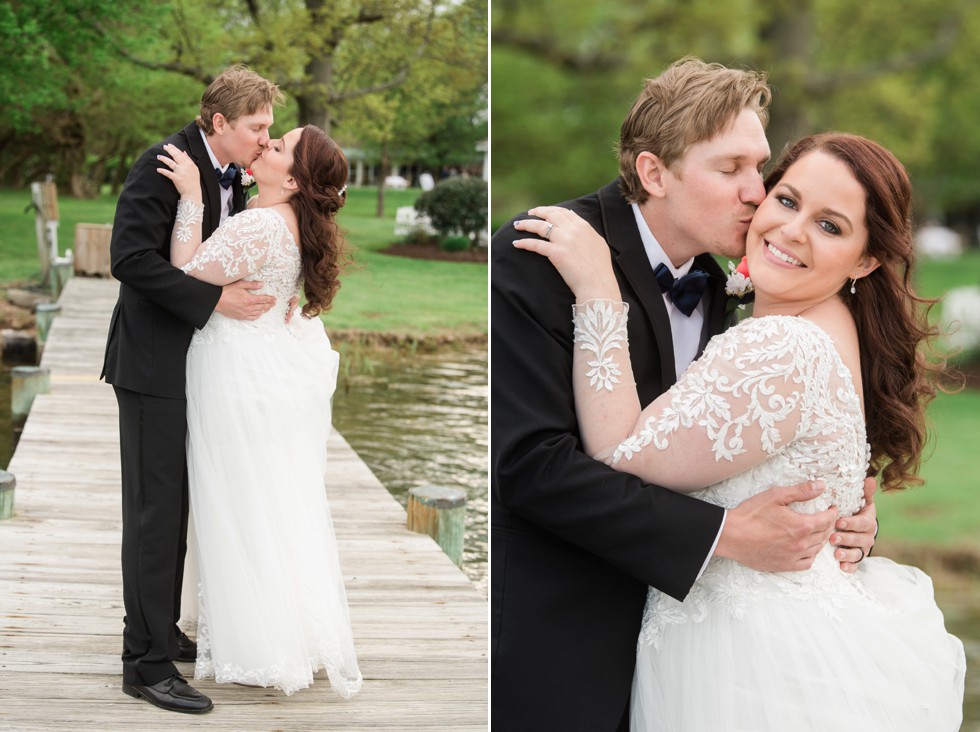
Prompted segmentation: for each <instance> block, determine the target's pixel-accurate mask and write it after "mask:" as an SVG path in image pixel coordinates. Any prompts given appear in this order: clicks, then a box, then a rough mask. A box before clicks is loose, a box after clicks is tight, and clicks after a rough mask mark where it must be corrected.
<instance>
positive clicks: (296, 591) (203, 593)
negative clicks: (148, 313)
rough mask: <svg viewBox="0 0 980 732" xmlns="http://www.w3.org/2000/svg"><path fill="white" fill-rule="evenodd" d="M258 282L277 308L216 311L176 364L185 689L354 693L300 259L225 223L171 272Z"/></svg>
mask: <svg viewBox="0 0 980 732" xmlns="http://www.w3.org/2000/svg"><path fill="white" fill-rule="evenodd" d="M182 269H183V270H184V271H186V272H188V273H191V274H197V275H199V276H200V275H202V273H206V272H208V271H209V270H213V271H217V272H218V273H219V274H220V273H222V272H223V273H224V276H225V277H226V278H233V279H237V278H238V277H239V276H241V275H246V277H245V279H248V280H259V281H261V282H263V283H264V288H263V289H262V290H261V291H260V292H264V293H270V294H273V295H275V296H276V305H275V307H273V308H272V309H271V310H270V311H269V312H267V313H265V315H263V316H262V317H260V318H259V319H258V320H255V321H237V320H231V319H228V318H225V317H223V316H221V315H220V314H218V313H215V314H213V315H212V316H211V319H210V320H209V321H208V323H207V325H206V326H205V327H204V328H203V329H202V330H200V331H197V332H196V333H195V334H194V337H193V339H192V341H191V346H190V349H189V350H188V353H187V424H188V439H187V459H188V472H189V478H190V498H191V510H192V513H193V516H194V527H195V538H196V540H197V551H198V561H199V564H198V568H199V579H200V592H199V598H198V599H199V608H198V609H199V620H198V638H197V642H198V658H197V664H196V667H195V678H207V677H212V676H213V677H214V678H215V679H216V680H217V681H218V682H231V681H233V682H239V683H246V684H253V685H260V686H274V687H276V688H279V689H281V690H283V691H284V692H285V693H287V694H292V693H293V692H295V691H297V690H298V689H302V688H305V687H307V686H309V685H310V684H311V683H313V675H314V673H316V672H317V671H318V670H320V669H325V670H326V674H327V676H328V678H329V680H330V683H331V685H332V686H333V688H334V689H335V690H336V691H337V693H339V694H340V695H341V696H343V697H344V698H348V697H350V696H351V695H352V694H354V693H355V692H356V691H357V690H358V689H359V688H360V686H361V674H360V672H359V670H358V665H357V658H356V656H355V653H354V644H353V637H352V633H351V626H350V619H349V615H348V608H347V599H346V594H345V591H344V582H343V575H342V573H341V568H340V564H339V561H338V556H337V543H336V539H335V536H334V530H333V524H332V522H331V518H330V510H329V507H328V505H327V498H326V493H325V490H324V471H325V469H326V466H327V462H326V460H327V455H326V443H327V437H328V435H329V432H330V428H331V421H330V402H331V396H332V395H333V392H334V388H335V386H336V380H337V367H338V355H337V353H336V352H335V351H334V350H332V348H331V347H330V341H329V339H328V338H327V335H326V333H325V332H324V330H323V325H322V323H321V322H320V320H319V319H318V318H314V319H311V320H307V319H305V318H303V317H301V316H300V314H299V312H298V311H297V312H296V313H294V315H293V317H292V320H291V323H290V324H289V325H286V324H285V323H284V320H285V312H286V307H287V303H288V301H289V298H290V297H291V296H292V295H293V294H295V293H296V291H297V289H298V284H299V281H300V254H299V250H298V248H297V246H296V243H295V241H294V240H293V237H292V235H291V234H290V232H289V230H288V228H287V227H286V224H285V221H284V220H283V218H282V217H281V216H280V215H279V214H278V213H276V212H274V211H271V210H269V209H254V210H250V211H246V212H244V213H241V214H239V215H237V216H234V217H231V218H230V219H228V220H227V221H226V222H225V223H224V224H223V225H222V226H221V227H220V228H219V229H218V230H217V231H216V232H215V233H214V234H213V235H212V237H211V238H210V239H208V240H207V242H205V244H204V246H203V247H202V248H201V249H200V250H198V252H197V254H196V255H195V257H194V259H193V260H192V261H191V262H190V263H188V264H187V265H185V266H184V267H183V268H182Z"/></svg>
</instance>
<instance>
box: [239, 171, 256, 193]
mask: <svg viewBox="0 0 980 732" xmlns="http://www.w3.org/2000/svg"><path fill="white" fill-rule="evenodd" d="M254 185H255V178H254V177H253V176H252V171H251V170H250V169H248V168H242V188H244V189H246V190H248V189H249V188H251V187H252V186H254Z"/></svg>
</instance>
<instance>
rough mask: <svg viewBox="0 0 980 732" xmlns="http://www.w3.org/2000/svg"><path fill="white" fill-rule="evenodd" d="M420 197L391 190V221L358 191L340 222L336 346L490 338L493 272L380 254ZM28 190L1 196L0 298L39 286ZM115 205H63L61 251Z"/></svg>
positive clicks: (103, 201)
mask: <svg viewBox="0 0 980 732" xmlns="http://www.w3.org/2000/svg"><path fill="white" fill-rule="evenodd" d="M419 193H420V191H419V190H417V189H415V190H412V189H409V190H389V191H387V192H386V194H385V216H384V217H382V218H378V217H377V216H376V215H375V210H376V206H377V189H376V188H373V187H366V188H353V189H350V191H349V194H348V196H349V198H348V201H347V204H346V206H345V207H344V208H343V209H342V210H341V211H340V213H339V214H338V218H337V222H338V224H339V226H340V228H341V231H342V232H343V233H344V236H345V239H346V241H347V243H348V246H349V247H350V249H351V251H352V253H353V257H354V266H352V267H351V268H349V269H348V270H347V271H346V272H345V273H344V275H343V276H342V277H341V282H342V286H341V288H340V291H339V293H338V296H337V299H336V301H335V303H334V305H333V307H332V308H331V310H330V312H328V313H327V314H325V315H323V316H322V318H323V321H324V323H325V325H326V328H327V332H328V333H330V334H331V336H332V337H334V338H335V339H336V340H337V341H338V342H340V341H344V342H351V341H359V342H364V343H369V342H377V343H378V344H380V345H382V346H384V347H397V348H399V349H408V350H410V351H415V350H418V349H426V350H429V349H439V348H444V347H449V344H450V343H452V342H460V343H470V344H474V345H479V344H480V343H481V342H482V343H486V338H487V331H488V329H487V292H488V283H489V280H488V267H487V264H486V263H477V262H451V261H434V260H426V259H415V258H409V257H398V256H392V255H387V254H383V253H382V250H384V249H386V248H388V247H389V246H391V244H393V243H395V242H396V241H397V237H395V235H394V223H395V214H396V211H397V209H398V208H399V207H401V206H411V205H412V204H413V203H414V201H415V199H416V198H417V197H418V195H419ZM30 200H31V199H30V191H29V190H23V189H21V190H9V189H7V190H0V227H2V229H0V230H2V231H3V232H4V235H3V237H2V238H0V283H8V284H6V285H5V284H0V290H4V289H6V288H7V287H8V286H12V285H14V284H16V283H25V282H31V281H33V282H34V283H36V282H37V281H38V279H39V278H38V256H37V243H36V234H35V229H34V213H33V211H31V210H29V206H30ZM115 205H116V198H115V197H114V196H111V195H109V194H108V193H104V194H102V195H101V196H99V197H97V198H94V199H75V198H70V197H67V196H61V197H59V201H58V207H59V213H60V222H59V251H60V253H62V254H63V253H64V252H65V250H66V249H70V248H72V247H73V244H72V242H73V239H74V231H75V226H76V225H77V224H79V223H96V224H99V223H111V222H112V219H113V215H114V212H115Z"/></svg>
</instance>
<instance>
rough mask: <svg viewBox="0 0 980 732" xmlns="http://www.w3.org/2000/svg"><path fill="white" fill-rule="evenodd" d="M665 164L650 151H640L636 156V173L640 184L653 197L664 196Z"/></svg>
mask: <svg viewBox="0 0 980 732" xmlns="http://www.w3.org/2000/svg"><path fill="white" fill-rule="evenodd" d="M666 171H667V166H666V165H664V163H663V161H662V160H661V159H660V158H659V157H658V156H656V155H654V154H653V153H652V152H641V153H640V154H639V155H637V156H636V174H637V175H638V176H639V178H640V184H641V185H642V186H643V190H645V191H646V192H647V193H648V194H650V195H651V196H653V197H654V198H663V197H664V193H665V191H664V173H665V172H666Z"/></svg>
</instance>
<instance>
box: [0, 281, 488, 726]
mask: <svg viewBox="0 0 980 732" xmlns="http://www.w3.org/2000/svg"><path fill="white" fill-rule="evenodd" d="M117 287H118V285H117V284H116V283H115V282H113V281H111V280H98V279H84V278H75V279H72V280H70V281H69V283H68V286H67V288H66V289H65V291H64V293H63V294H62V296H61V299H60V303H61V304H62V313H61V314H60V315H59V316H58V317H57V318H56V319H55V321H54V323H53V325H52V327H51V332H50V334H49V336H48V341H47V345H46V347H45V349H44V354H43V358H42V361H41V365H42V366H48V367H50V369H51V392H50V394H47V395H44V396H40V397H38V398H37V399H35V402H34V405H33V407H32V409H31V413H30V417H29V418H28V421H27V425H26V427H25V429H24V433H23V436H22V437H21V440H20V443H19V444H18V447H17V450H16V452H15V454H14V456H13V459H12V460H11V463H10V466H9V468H8V470H9V472H11V473H13V474H14V475H15V476H16V479H17V489H16V504H15V515H14V517H13V518H12V519H9V520H6V521H2V522H0V730H57V729H64V730H67V729H71V730H82V729H98V730H126V731H127V732H129V731H143V730H174V729H178V730H185V729H210V730H361V729H370V730H372V731H373V732H380V731H382V730H400V731H411V730H440V731H452V732H463V731H465V730H486V729H487V714H488V712H487V698H488V689H487V676H488V673H487V671H488V663H487V603H486V600H485V598H484V597H483V596H482V595H481V594H480V593H479V592H478V591H477V590H476V589H475V588H474V586H473V585H472V584H471V583H470V582H469V581H468V579H467V578H466V576H465V575H464V574H463V573H462V572H461V571H460V570H459V569H457V567H456V566H455V565H454V564H453V563H452V562H451V561H450V560H449V559H448V558H447V557H446V556H445V555H444V554H443V553H442V551H441V550H440V549H439V547H438V545H437V544H436V543H435V542H434V541H433V540H432V539H430V538H429V537H427V536H424V535H420V534H415V533H412V532H410V531H408V529H406V528H405V511H404V509H403V508H402V507H401V505H400V504H399V503H398V502H397V501H396V500H395V499H394V498H392V497H391V496H390V495H389V493H388V492H387V491H386V490H385V488H384V486H382V485H381V483H380V482H379V481H378V480H377V479H376V478H375V477H374V475H373V474H372V473H371V471H370V470H369V469H368V468H367V466H366V465H365V464H364V463H363V462H362V461H361V460H360V459H359V458H358V456H357V455H356V453H355V452H354V451H353V450H352V449H351V448H350V446H349V445H348V444H347V443H346V442H345V441H344V440H343V438H342V437H341V436H340V435H338V434H336V433H335V434H334V435H333V437H332V438H331V442H330V445H329V448H328V449H329V464H330V468H331V469H330V477H329V478H328V481H327V485H326V491H327V495H328V498H329V501H330V507H331V512H332V514H333V520H334V524H335V527H336V532H337V538H338V542H339V546H340V559H341V564H342V566H343V569H344V576H345V581H346V585H347V593H348V600H349V602H350V609H351V620H352V624H353V629H354V639H355V645H356V648H357V652H358V658H359V661H360V667H361V672H362V673H363V675H364V686H363V688H362V690H361V692H360V693H359V694H358V695H356V696H355V697H354V698H353V699H351V700H349V701H344V700H343V699H341V698H340V697H339V696H337V695H336V694H334V693H333V692H332V691H331V690H330V686H329V683H328V682H327V681H326V679H325V678H324V677H323V675H322V673H321V674H318V676H317V682H316V684H315V685H314V686H313V687H312V688H310V689H306V690H303V691H299V692H297V693H296V694H294V695H293V696H291V697H286V696H285V695H284V694H282V693H281V692H278V691H275V690H267V689H257V688H248V687H242V686H237V685H232V684H215V683H214V682H213V680H203V681H198V682H192V683H194V685H195V686H196V687H197V688H198V689H200V690H201V691H202V692H204V693H205V694H208V695H209V696H210V697H211V698H212V699H213V700H214V704H215V708H214V711H212V712H210V713H209V714H205V715H201V716H195V715H186V714H176V713H173V712H165V711H162V710H160V709H157V708H156V707H153V706H151V705H150V704H148V703H146V702H144V701H138V700H135V699H131V698H130V697H128V696H126V695H125V694H123V693H122V691H121V690H120V683H121V673H122V665H121V662H120V660H119V654H120V652H121V646H122V616H123V604H122V586H121V574H120V566H119V552H120V531H121V507H120V487H119V452H118V450H119V448H118V423H117V415H116V401H115V396H114V394H113V391H112V388H111V387H109V386H107V385H106V384H104V383H103V382H101V381H99V379H98V377H99V372H100V369H101V365H102V352H103V347H104V344H105V336H106V332H107V330H108V323H109V315H110V313H111V310H112V305H113V303H114V302H115V299H116V292H117ZM179 668H180V669H181V670H182V671H183V672H184V673H185V675H187V676H188V677H190V676H192V675H193V666H192V665H191V664H180V665H179Z"/></svg>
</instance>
